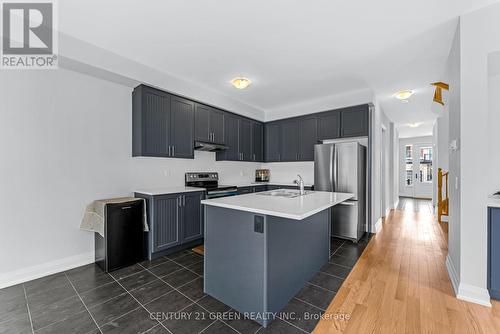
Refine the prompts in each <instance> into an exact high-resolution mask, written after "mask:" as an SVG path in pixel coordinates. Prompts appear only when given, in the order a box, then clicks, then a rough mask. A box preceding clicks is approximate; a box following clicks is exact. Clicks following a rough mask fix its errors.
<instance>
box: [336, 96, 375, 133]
mask: <svg viewBox="0 0 500 334" xmlns="http://www.w3.org/2000/svg"><path fill="white" fill-rule="evenodd" d="M368 110H369V107H368V105H366V104H365V105H361V106H355V107H349V108H345V109H342V110H341V114H340V122H341V127H340V128H341V136H342V137H343V138H344V137H361V136H368V124H369V122H368Z"/></svg>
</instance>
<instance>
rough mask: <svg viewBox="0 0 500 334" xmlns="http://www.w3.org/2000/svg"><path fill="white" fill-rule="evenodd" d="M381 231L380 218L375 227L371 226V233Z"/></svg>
mask: <svg viewBox="0 0 500 334" xmlns="http://www.w3.org/2000/svg"><path fill="white" fill-rule="evenodd" d="M381 229H382V217H380V218H379V219H378V220H377V222H376V223H375V225H372V233H378V232H380V230H381Z"/></svg>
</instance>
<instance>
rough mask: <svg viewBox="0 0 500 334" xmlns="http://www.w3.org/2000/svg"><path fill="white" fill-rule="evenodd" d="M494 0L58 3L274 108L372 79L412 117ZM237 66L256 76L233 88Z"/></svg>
mask: <svg viewBox="0 0 500 334" xmlns="http://www.w3.org/2000/svg"><path fill="white" fill-rule="evenodd" d="M493 2H497V1H494V0H440V1H435V0H432V1H431V0H421V1H412V2H407V1H401V0H379V1H366V0H350V1H339V0H333V1H332V0H317V1H298V0H275V1H269V0H252V1H241V0H240V1H237V0H204V1H194V0H191V1H189V0H170V1H154V2H153V1H148V2H144V1H142V2H139V1H132V0H107V1H102V0H99V1H98V0H85V1H83V0H80V1H59V2H58V4H59V5H58V10H59V29H60V30H61V31H62V32H64V33H67V34H69V35H72V36H74V37H76V38H79V39H82V40H84V41H87V42H89V43H92V44H94V45H96V46H98V47H101V48H104V49H107V50H109V51H112V52H114V53H117V54H119V55H121V56H124V57H127V58H129V59H132V60H135V61H137V62H140V63H143V64H145V65H148V66H151V67H153V68H157V69H158V70H160V71H162V72H165V73H169V74H172V75H174V76H176V77H179V78H182V79H185V80H187V81H190V82H196V83H198V84H201V85H204V86H206V87H210V88H211V89H213V90H216V91H218V92H220V93H222V94H224V95H226V96H229V97H231V98H234V99H237V100H239V101H241V102H244V103H246V104H248V105H251V106H254V107H257V108H259V109H261V110H264V111H265V112H267V113H272V112H273V110H278V109H280V107H282V106H287V105H293V104H304V102H307V101H309V100H311V101H312V100H317V99H320V98H324V97H327V96H332V95H339V94H342V93H344V92H350V91H354V90H361V89H366V88H369V89H372V90H373V91H374V92H375V94H376V95H377V98H378V100H379V102H380V103H381V105H382V107H383V109H384V111H385V112H386V114H387V116H388V117H389V118H390V119H391V120H393V121H394V122H396V123H397V124H405V123H408V122H423V121H429V120H432V119H433V118H434V117H435V115H434V114H433V113H432V112H431V111H430V103H431V99H432V89H430V87H429V83H430V82H432V81H437V80H440V77H441V75H442V73H443V72H444V67H443V66H444V64H445V62H446V58H447V56H448V52H449V50H450V45H451V40H452V37H453V34H454V31H455V28H456V23H457V20H456V18H457V17H458V16H459V15H460V14H462V13H464V12H468V11H471V10H473V9H477V8H480V7H483V6H485V5H488V4H490V3H493ZM239 75H244V76H247V77H249V78H250V79H252V80H253V82H254V83H253V85H252V86H251V87H250V88H249V89H246V90H242V91H240V90H236V89H234V88H233V87H231V85H230V84H229V81H230V79H231V78H233V77H235V76H239ZM400 89H416V90H417V93H416V94H415V96H414V97H413V98H412V99H411V101H410V103H408V104H402V103H401V102H399V101H396V100H395V99H393V98H392V96H391V95H392V94H393V93H394V92H395V91H397V90H400ZM310 111H311V112H313V111H318V110H310ZM304 112H307V110H305V111H304Z"/></svg>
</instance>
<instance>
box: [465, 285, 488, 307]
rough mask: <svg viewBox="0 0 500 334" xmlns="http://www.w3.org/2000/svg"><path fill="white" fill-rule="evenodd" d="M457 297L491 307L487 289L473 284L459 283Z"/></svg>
mask: <svg viewBox="0 0 500 334" xmlns="http://www.w3.org/2000/svg"><path fill="white" fill-rule="evenodd" d="M457 298H458V299H460V300H464V301H466V302H471V303H475V304H479V305H483V306H487V307H491V301H490V293H489V292H488V289H484V288H480V287H477V286H474V285H470V284H465V283H460V285H459V286H458V294H457Z"/></svg>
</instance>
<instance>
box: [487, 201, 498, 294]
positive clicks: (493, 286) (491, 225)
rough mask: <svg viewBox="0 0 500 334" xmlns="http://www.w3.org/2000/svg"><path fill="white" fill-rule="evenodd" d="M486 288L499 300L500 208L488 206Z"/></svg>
mask: <svg viewBox="0 0 500 334" xmlns="http://www.w3.org/2000/svg"><path fill="white" fill-rule="evenodd" d="M488 290H489V292H490V296H491V298H494V299H497V300H500V208H492V207H490V208H488Z"/></svg>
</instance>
